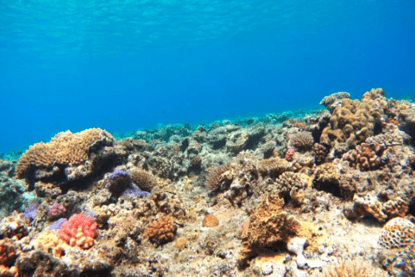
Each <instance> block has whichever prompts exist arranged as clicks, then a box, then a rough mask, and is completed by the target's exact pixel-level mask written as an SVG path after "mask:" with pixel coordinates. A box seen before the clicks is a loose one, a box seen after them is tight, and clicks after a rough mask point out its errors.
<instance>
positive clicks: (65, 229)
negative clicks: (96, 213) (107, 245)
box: [58, 214, 98, 249]
mask: <svg viewBox="0 0 415 277" xmlns="http://www.w3.org/2000/svg"><path fill="white" fill-rule="evenodd" d="M58 235H59V238H60V239H62V240H63V241H65V242H66V243H67V244H68V245H70V246H78V247H80V248H82V249H88V248H90V247H91V246H93V245H94V238H95V237H96V236H97V235H98V229H97V223H96V222H94V219H93V218H92V217H88V218H87V217H86V215H84V214H75V215H73V216H71V218H69V220H68V221H66V222H64V223H63V224H62V225H61V226H60V228H59V230H58Z"/></svg>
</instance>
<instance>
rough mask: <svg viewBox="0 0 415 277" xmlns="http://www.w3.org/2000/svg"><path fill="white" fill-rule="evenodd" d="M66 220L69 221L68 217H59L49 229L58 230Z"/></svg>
mask: <svg viewBox="0 0 415 277" xmlns="http://www.w3.org/2000/svg"><path fill="white" fill-rule="evenodd" d="M65 221H67V219H66V218H59V219H58V220H56V221H55V223H54V224H52V225H50V227H49V230H58V229H59V227H61V225H62V223H64V222H65Z"/></svg>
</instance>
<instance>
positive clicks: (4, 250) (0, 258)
mask: <svg viewBox="0 0 415 277" xmlns="http://www.w3.org/2000/svg"><path fill="white" fill-rule="evenodd" d="M16 258H17V254H16V249H15V248H14V246H13V245H12V243H11V241H10V239H2V240H0V264H1V265H4V266H10V265H11V264H13V262H14V261H15V260H16Z"/></svg>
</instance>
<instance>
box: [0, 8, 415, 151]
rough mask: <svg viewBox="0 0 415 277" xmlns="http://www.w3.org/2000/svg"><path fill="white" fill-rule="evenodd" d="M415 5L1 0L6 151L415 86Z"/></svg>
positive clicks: (409, 91)
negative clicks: (64, 135) (66, 135)
mask: <svg viewBox="0 0 415 277" xmlns="http://www.w3.org/2000/svg"><path fill="white" fill-rule="evenodd" d="M414 15H415V4H414V3H413V1H389V0H383V1H374V0H372V1H365V0H347V1H346V0H340V1H334V0H331V1H329V0H320V1H311V0H308V1H306V0H291V1H280V0H273V1H268V0H245V1H242V0H238V1H231V0H220V1H219V0H203V1H202V0H192V1H190V0H152V1H149V0H141V1H140V0H136V1H131V0H128V1H127V0H117V1H115V0H108V1H90V0H86V1H78V0H67V1H48V0H43V1H33V0H0V118H1V127H0V128H1V129H0V152H1V151H8V150H12V149H17V148H23V149H24V148H27V147H28V145H30V144H33V143H36V142H38V141H42V140H43V141H49V139H50V138H51V137H52V136H54V134H55V133H57V132H60V131H64V130H68V129H70V130H71V131H73V132H77V131H80V130H83V129H86V128H91V127H101V128H104V129H107V130H108V131H109V132H126V131H130V130H135V129H141V128H152V127H154V126H156V125H157V124H158V123H163V124H171V123H192V122H201V121H210V120H217V119H226V118H232V117H236V116H249V115H256V114H258V115H259V114H265V113H268V112H274V113H277V112H281V111H286V110H297V109H302V108H313V107H315V106H318V103H319V101H320V100H321V99H322V98H323V97H324V96H326V95H329V94H331V93H333V92H337V91H348V92H350V93H351V95H352V97H353V98H356V97H360V96H361V95H362V94H363V93H364V92H365V91H366V90H369V89H371V88H372V87H382V88H383V89H384V90H385V91H386V93H391V94H394V95H402V96H406V97H407V96H408V95H411V96H412V95H413V94H414V92H415V83H414V79H415V69H414V64H415V55H414V50H413V49H415V16H414Z"/></svg>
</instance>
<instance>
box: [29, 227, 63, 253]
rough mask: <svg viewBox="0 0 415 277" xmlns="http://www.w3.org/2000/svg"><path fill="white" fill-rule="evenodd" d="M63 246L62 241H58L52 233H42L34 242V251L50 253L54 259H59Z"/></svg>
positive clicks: (54, 233)
mask: <svg viewBox="0 0 415 277" xmlns="http://www.w3.org/2000/svg"><path fill="white" fill-rule="evenodd" d="M65 246H66V245H65V243H64V242H63V240H61V239H59V237H58V236H57V235H56V232H54V231H46V232H44V233H42V234H41V235H40V236H39V237H38V238H37V239H36V242H35V247H36V249H40V250H45V251H46V252H49V251H50V252H51V253H52V254H53V256H54V257H61V256H62V254H63V251H64V249H65Z"/></svg>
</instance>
